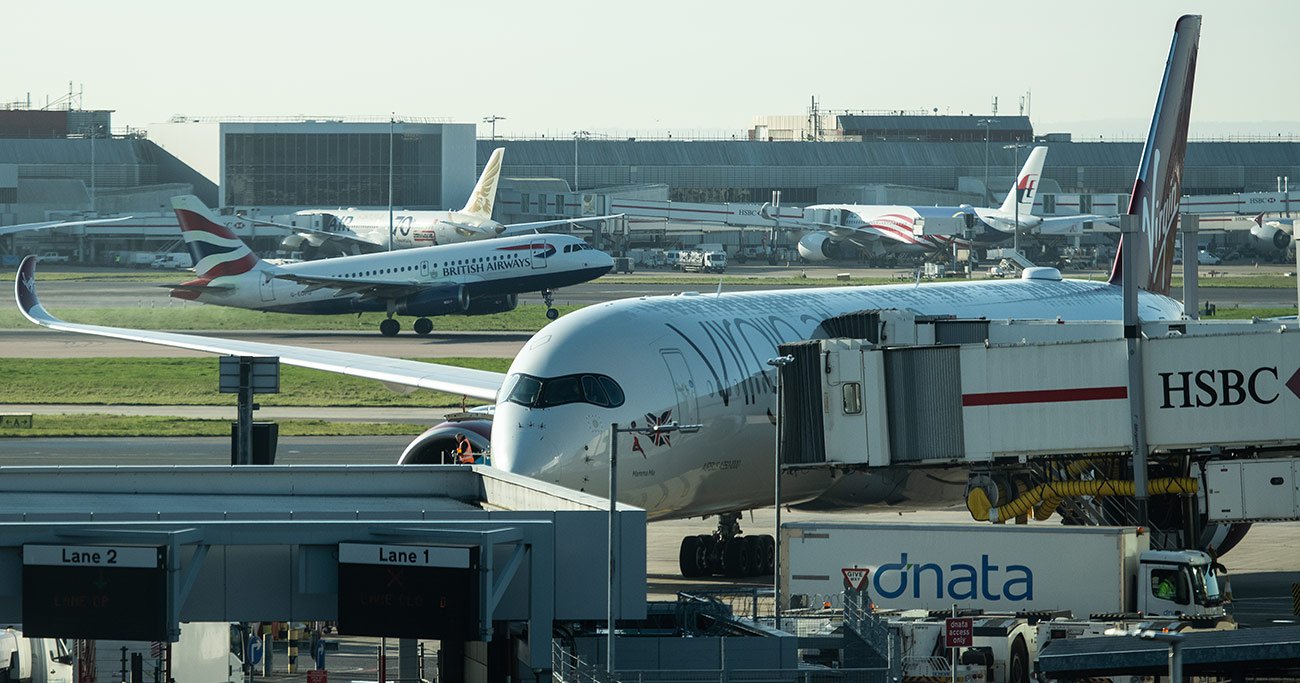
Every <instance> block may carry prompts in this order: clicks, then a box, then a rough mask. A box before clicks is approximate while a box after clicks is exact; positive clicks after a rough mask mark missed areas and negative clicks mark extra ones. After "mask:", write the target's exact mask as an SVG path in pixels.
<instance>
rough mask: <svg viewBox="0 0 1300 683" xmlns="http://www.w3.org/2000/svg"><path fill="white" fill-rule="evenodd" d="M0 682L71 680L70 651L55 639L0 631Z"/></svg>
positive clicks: (58, 682)
mask: <svg viewBox="0 0 1300 683" xmlns="http://www.w3.org/2000/svg"><path fill="white" fill-rule="evenodd" d="M0 682H2V683H72V654H71V653H70V652H68V647H67V644H66V643H65V642H64V641H63V640H60V639H58V638H27V637H25V636H24V635H23V634H22V631H19V630H17V629H14V628H12V627H11V628H5V629H4V630H0Z"/></svg>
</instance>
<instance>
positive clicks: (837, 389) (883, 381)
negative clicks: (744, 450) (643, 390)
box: [781, 310, 1300, 521]
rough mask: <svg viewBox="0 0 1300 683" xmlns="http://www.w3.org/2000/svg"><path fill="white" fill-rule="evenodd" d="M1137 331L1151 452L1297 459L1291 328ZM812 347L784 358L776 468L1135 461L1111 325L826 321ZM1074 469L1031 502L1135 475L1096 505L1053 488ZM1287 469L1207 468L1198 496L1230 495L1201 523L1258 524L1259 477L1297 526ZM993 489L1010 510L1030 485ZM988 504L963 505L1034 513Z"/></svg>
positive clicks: (1189, 489)
mask: <svg viewBox="0 0 1300 683" xmlns="http://www.w3.org/2000/svg"><path fill="white" fill-rule="evenodd" d="M1142 331H1143V335H1144V339H1143V341H1142V343H1141V344H1140V346H1139V348H1140V353H1141V354H1142V358H1141V363H1142V367H1143V375H1144V377H1143V380H1144V381H1143V388H1144V392H1143V397H1142V419H1144V420H1145V424H1146V436H1147V442H1148V444H1149V447H1150V449H1151V452H1152V453H1160V454H1166V455H1170V456H1177V457H1183V458H1188V457H1190V455H1191V454H1198V456H1197V457H1200V458H1201V459H1202V460H1205V461H1207V462H1203V463H1202V464H1203V465H1209V464H1222V462H1216V463H1210V462H1208V460H1209V456H1211V455H1212V456H1213V457H1214V458H1218V459H1219V460H1227V459H1231V458H1259V457H1261V456H1268V455H1270V454H1272V455H1277V454H1283V455H1291V454H1294V452H1295V451H1296V450H1297V446H1300V328H1298V327H1297V324H1296V321H1294V320H1291V321H1287V322H1279V321H1266V320H1250V321H1214V322H1201V321H1181V322H1160V323H1144V324H1143V325H1142ZM817 336H824V337H827V338H819V339H813V340H809V341H804V342H799V343H795V344H789V345H784V346H782V347H781V353H782V354H783V355H789V356H792V357H793V359H794V360H793V362H792V363H790V364H788V365H787V366H786V367H785V368H783V369H782V370H781V372H782V382H783V385H784V397H783V402H782V405H781V408H782V415H783V416H784V417H783V425H784V429H783V430H782V440H781V460H782V463H783V466H784V467H786V468H804V467H831V468H837V469H841V470H863V469H871V468H891V467H892V468H936V467H962V468H966V469H968V470H971V471H972V472H976V473H979V472H983V473H989V472H998V471H1011V470H1013V469H1017V468H1018V469H1020V470H1024V469H1026V467H1027V466H1032V465H1034V464H1035V463H1037V462H1041V463H1049V462H1051V463H1056V462H1061V461H1063V460H1069V459H1075V460H1076V461H1080V462H1084V461H1085V458H1098V457H1110V458H1116V459H1117V460H1123V461H1127V456H1128V454H1129V453H1131V451H1132V433H1131V431H1130V424H1131V422H1132V420H1131V416H1132V412H1131V410H1130V405H1129V401H1128V388H1127V365H1126V363H1127V358H1128V356H1127V350H1126V344H1125V341H1124V338H1123V328H1122V325H1121V324H1120V323H1118V322H1061V321H1015V320H1003V321H995V320H961V319H953V318H933V317H924V316H916V315H914V314H911V313H909V312H906V311H897V310H882V311H864V312H860V313H854V314H849V315H846V316H840V317H837V318H833V319H830V320H827V321H826V322H825V323H823V325H822V327H821V329H820V330H819V332H818V335H817ZM1202 456H1204V457H1202ZM1180 467H1181V469H1178V468H1175V470H1176V471H1174V470H1170V471H1171V472H1173V473H1172V474H1168V475H1167V476H1164V477H1160V478H1157V479H1155V480H1153V482H1152V484H1153V485H1158V486H1161V487H1166V488H1167V490H1165V489H1162V490H1157V491H1155V493H1176V494H1185V495H1190V494H1193V493H1196V492H1197V491H1198V489H1200V490H1204V489H1205V488H1206V486H1205V485H1204V484H1203V483H1201V482H1198V481H1197V480H1196V479H1194V478H1191V477H1193V476H1194V473H1193V472H1190V471H1189V469H1188V466H1186V465H1182V466H1180ZM1081 469H1082V467H1076V468H1075V469H1074V470H1072V471H1070V472H1069V473H1068V474H1062V475H1060V476H1059V477H1055V478H1056V479H1058V481H1057V487H1056V488H1055V489H1053V490H1047V491H1045V492H1037V494H1035V495H1037V496H1038V497H1037V498H1036V499H1033V500H1031V501H1030V502H1031V503H1033V504H1035V505H1036V504H1037V503H1041V502H1042V501H1043V500H1054V499H1055V501H1056V502H1058V503H1059V502H1060V501H1059V499H1060V498H1061V497H1064V496H1076V495H1114V496H1131V495H1132V490H1131V488H1132V481H1128V482H1123V481H1122V480H1123V479H1125V478H1129V479H1131V476H1129V477H1126V476H1124V473H1123V472H1119V473H1118V475H1116V476H1113V477H1112V478H1114V479H1116V480H1117V481H1114V482H1111V483H1109V484H1107V485H1106V487H1108V488H1103V489H1102V490H1101V492H1100V493H1098V492H1097V491H1093V490H1092V489H1095V488H1097V487H1098V485H1095V484H1087V485H1082V486H1074V487H1073V488H1070V487H1061V486H1060V485H1059V484H1060V480H1077V479H1080V478H1081V477H1080V476H1079V475H1080V471H1081ZM1296 469H1297V468H1294V467H1293V463H1292V462H1290V461H1281V462H1279V463H1275V466H1273V467H1272V469H1269V468H1268V467H1263V466H1260V467H1246V469H1244V470H1240V469H1238V470H1232V471H1228V470H1225V469H1224V468H1222V467H1218V468H1203V470H1202V471H1203V472H1207V473H1211V474H1213V475H1214V476H1215V477H1216V479H1215V481H1214V482H1211V484H1212V485H1211V486H1209V487H1208V488H1210V489H1212V490H1220V491H1222V492H1227V491H1229V490H1230V489H1234V487H1235V489H1234V490H1235V491H1236V493H1234V494H1232V495H1233V497H1234V500H1233V501H1225V502H1223V503H1222V504H1220V505H1217V506H1216V505H1209V506H1208V507H1209V508H1216V507H1217V508H1221V509H1222V510H1226V512H1223V514H1222V515H1219V514H1218V513H1217V512H1216V511H1215V510H1214V509H1211V510H1209V512H1210V513H1211V514H1210V516H1209V518H1210V519H1211V520H1213V519H1216V518H1217V519H1223V520H1230V521H1250V519H1252V518H1253V519H1259V517H1252V516H1251V515H1250V514H1247V512H1245V510H1246V507H1248V502H1249V501H1250V500H1251V498H1252V496H1251V494H1250V492H1251V491H1255V490H1256V484H1255V483H1254V482H1255V480H1256V479H1259V478H1260V477H1262V478H1263V481H1265V482H1272V489H1273V490H1276V492H1280V493H1281V494H1285V495H1282V496H1281V498H1284V499H1285V500H1281V498H1279V500H1280V502H1278V503H1276V504H1275V505H1272V506H1268V507H1267V508H1266V509H1268V510H1269V511H1270V512H1269V513H1268V515H1267V516H1268V518H1270V519H1289V518H1300V489H1297V488H1296V486H1297V485H1296V483H1295V477H1296V476H1300V472H1297V471H1296ZM1210 470H1213V472H1210ZM1282 470H1285V475H1283V474H1279V472H1281V471H1282ZM1057 471H1063V470H1061V469H1060V468H1057ZM1270 473H1271V474H1270ZM1084 478H1086V477H1084ZM972 481H973V480H972ZM1215 482H1218V483H1215ZM1243 482H1244V483H1243ZM1279 482H1280V483H1279ZM1125 483H1127V487H1128V488H1127V489H1126V488H1125ZM1071 484H1073V481H1071ZM1243 487H1244V488H1243ZM970 488H974V487H968V493H970ZM1003 488H1004V489H1010V492H1009V493H1008V494H1007V496H1006V497H1007V498H1015V497H1016V496H1017V495H1020V496H1021V497H1024V494H1026V493H1034V491H1035V490H1034V489H1033V483H1032V482H1031V483H1029V484H1028V485H1025V484H1023V483H1020V482H1011V483H1008V484H1006V485H1005V486H1003ZM1265 488H1267V486H1266V487H1265ZM1284 489H1285V490H1284ZM1149 490H1150V489H1149ZM1242 491H1246V493H1245V494H1243V493H1242ZM1040 494H1041V495H1040ZM988 497H989V498H990V499H992V505H993V506H994V507H993V509H992V510H991V511H990V510H988V507H989V503H988V502H987V501H984V502H981V503H979V505H978V506H976V507H982V508H983V509H982V510H977V509H976V507H972V513H973V514H976V515H977V518H986V517H980V516H979V515H990V514H991V515H992V517H991V518H992V519H994V520H995V521H996V520H997V519H998V518H999V514H1000V515H1002V517H1001V518H1002V519H1005V518H1006V517H1005V516H1006V515H1013V516H1020V515H1023V514H1026V513H1027V512H1028V511H1029V509H1028V508H1027V507H1025V509H1021V508H1019V507H1011V508H1007V507H1003V508H1001V509H999V508H998V507H996V506H997V505H999V501H998V500H997V497H998V496H997V494H996V493H991V494H990V495H989V496H988ZM970 502H971V499H970V498H968V503H970ZM1243 506H1245V507H1243ZM1022 507H1023V506H1022ZM1256 509H1265V508H1260V507H1259V506H1256ZM1047 514H1048V515H1050V514H1051V512H1050V509H1049V510H1048V511H1047Z"/></svg>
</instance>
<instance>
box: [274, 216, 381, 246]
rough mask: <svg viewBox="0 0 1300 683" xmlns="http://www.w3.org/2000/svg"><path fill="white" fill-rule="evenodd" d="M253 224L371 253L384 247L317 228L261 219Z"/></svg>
mask: <svg viewBox="0 0 1300 683" xmlns="http://www.w3.org/2000/svg"><path fill="white" fill-rule="evenodd" d="M252 222H253V223H256V224H258V225H269V226H271V227H273V228H280V229H281V230H288V231H289V232H292V233H295V234H298V235H302V236H304V237H320V238H322V239H330V240H338V241H340V242H347V243H349V244H354V245H356V246H359V247H362V248H364V249H368V250H371V251H374V250H377V249H379V248H380V247H382V246H383V245H382V244H376V243H374V242H371V241H370V240H368V239H364V238H362V237H360V236H358V235H354V234H349V233H345V232H330V231H328V230H317V229H316V228H308V227H304V226H301V225H285V224H284V223H276V222H274V221H264V220H261V219H253V221H252Z"/></svg>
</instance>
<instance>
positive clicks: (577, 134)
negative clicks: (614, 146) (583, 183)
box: [573, 130, 591, 192]
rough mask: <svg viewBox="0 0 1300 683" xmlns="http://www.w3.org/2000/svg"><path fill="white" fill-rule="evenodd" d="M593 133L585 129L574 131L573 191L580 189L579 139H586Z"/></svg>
mask: <svg viewBox="0 0 1300 683" xmlns="http://www.w3.org/2000/svg"><path fill="white" fill-rule="evenodd" d="M590 136H591V133H590V132H588V131H585V130H575V131H573V191H574V192H577V191H578V140H585V139H587V138H588V137H590Z"/></svg>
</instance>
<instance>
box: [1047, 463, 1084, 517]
mask: <svg viewBox="0 0 1300 683" xmlns="http://www.w3.org/2000/svg"><path fill="white" fill-rule="evenodd" d="M1091 466H1092V461H1091V460H1074V461H1071V462H1070V464H1069V465H1066V467H1065V476H1067V477H1077V476H1079V474H1080V473H1082V472H1083V471H1084V470H1086V469H1088V468H1089V467H1091ZM1064 497H1065V496H1062V495H1057V492H1056V489H1055V488H1054V487H1051V488H1050V490H1049V491H1048V492H1047V495H1045V496H1043V501H1042V502H1041V503H1039V504H1038V505H1035V506H1034V519H1035V520H1037V521H1039V522H1046V521H1047V520H1049V519H1051V518H1052V515H1054V514H1056V508H1058V507H1060V506H1061V500H1062V499H1063V498H1064Z"/></svg>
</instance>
